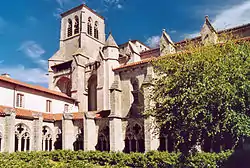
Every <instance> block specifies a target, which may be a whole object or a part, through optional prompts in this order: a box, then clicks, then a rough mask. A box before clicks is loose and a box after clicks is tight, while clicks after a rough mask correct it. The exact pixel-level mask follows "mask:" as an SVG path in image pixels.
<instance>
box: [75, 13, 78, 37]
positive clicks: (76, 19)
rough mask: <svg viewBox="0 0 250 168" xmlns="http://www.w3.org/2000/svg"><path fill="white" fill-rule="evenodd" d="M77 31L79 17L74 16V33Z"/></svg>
mask: <svg viewBox="0 0 250 168" xmlns="http://www.w3.org/2000/svg"><path fill="white" fill-rule="evenodd" d="M78 33H79V17H78V16H75V24H74V34H78Z"/></svg>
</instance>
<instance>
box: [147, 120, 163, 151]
mask: <svg viewBox="0 0 250 168" xmlns="http://www.w3.org/2000/svg"><path fill="white" fill-rule="evenodd" d="M144 136H145V152H148V151H151V150H157V149H158V148H159V145H160V141H159V134H158V130H157V129H156V128H155V124H154V120H153V118H147V119H145V120H144Z"/></svg>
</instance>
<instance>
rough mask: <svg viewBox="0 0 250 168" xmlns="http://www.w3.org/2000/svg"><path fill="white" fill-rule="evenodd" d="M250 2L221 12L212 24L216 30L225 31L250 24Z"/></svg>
mask: <svg viewBox="0 0 250 168" xmlns="http://www.w3.org/2000/svg"><path fill="white" fill-rule="evenodd" d="M249 16H250V1H247V2H243V3H241V4H239V5H234V6H231V7H230V8H227V9H224V10H221V11H220V12H219V14H217V15H216V16H215V18H214V19H213V20H214V21H213V22H212V24H213V25H214V26H215V28H216V29H225V28H229V27H234V26H238V25H242V24H246V23H250V17H249Z"/></svg>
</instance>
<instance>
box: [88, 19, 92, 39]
mask: <svg viewBox="0 0 250 168" xmlns="http://www.w3.org/2000/svg"><path fill="white" fill-rule="evenodd" d="M87 31H88V34H89V35H90V36H92V19H91V17H89V18H88V27H87Z"/></svg>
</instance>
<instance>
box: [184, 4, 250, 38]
mask: <svg viewBox="0 0 250 168" xmlns="http://www.w3.org/2000/svg"><path fill="white" fill-rule="evenodd" d="M212 11H213V10H211V12H212ZM214 12H215V13H216V14H214V13H210V15H212V16H214V15H215V17H213V18H210V20H211V21H212V25H213V26H214V28H215V29H216V30H222V29H226V28H231V27H235V26H239V25H242V24H246V23H250V17H249V16H250V1H245V2H242V3H241V4H237V5H232V6H228V7H227V8H224V9H220V10H214ZM199 35H200V31H195V32H193V33H189V34H186V35H184V36H185V37H186V38H193V37H196V36H199Z"/></svg>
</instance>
